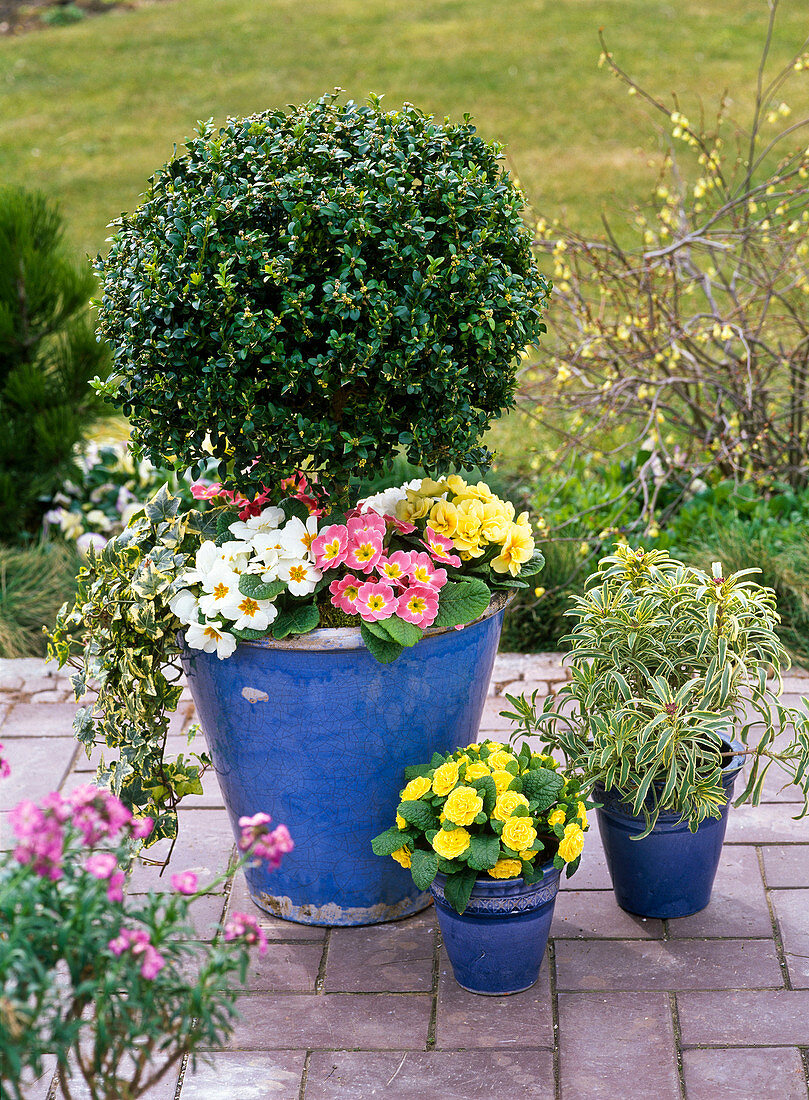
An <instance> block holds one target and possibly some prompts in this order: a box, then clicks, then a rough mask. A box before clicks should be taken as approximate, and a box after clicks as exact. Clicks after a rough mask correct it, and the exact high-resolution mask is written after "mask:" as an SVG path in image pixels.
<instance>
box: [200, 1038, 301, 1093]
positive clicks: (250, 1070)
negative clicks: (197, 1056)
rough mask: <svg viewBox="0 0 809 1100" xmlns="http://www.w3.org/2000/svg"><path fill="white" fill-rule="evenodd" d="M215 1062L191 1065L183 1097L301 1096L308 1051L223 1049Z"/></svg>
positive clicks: (215, 1058)
mask: <svg viewBox="0 0 809 1100" xmlns="http://www.w3.org/2000/svg"><path fill="white" fill-rule="evenodd" d="M212 1058H213V1065H205V1064H203V1063H202V1062H200V1063H199V1064H198V1065H197V1068H196V1070H192V1069H191V1067H190V1066H189V1067H188V1068H187V1069H186V1071H185V1077H184V1078H183V1087H182V1089H181V1091H180V1100H298V1097H299V1096H300V1091H301V1077H302V1076H303V1066H304V1061H305V1059H306V1053H305V1051H302V1050H301V1051H285V1050H282V1051H277V1052H275V1053H273V1054H259V1053H257V1052H256V1053H249V1052H247V1051H237V1052H230V1051H220V1052H219V1053H218V1054H214V1055H212Z"/></svg>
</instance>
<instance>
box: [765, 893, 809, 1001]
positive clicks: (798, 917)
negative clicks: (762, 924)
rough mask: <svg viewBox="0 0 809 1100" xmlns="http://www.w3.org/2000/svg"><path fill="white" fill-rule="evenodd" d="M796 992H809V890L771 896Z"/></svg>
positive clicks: (772, 894)
mask: <svg viewBox="0 0 809 1100" xmlns="http://www.w3.org/2000/svg"><path fill="white" fill-rule="evenodd" d="M770 900H771V902H772V906H773V909H774V911H775V919H776V921H777V922H778V928H779V930H780V932H781V939H782V942H783V945H784V954H785V955H786V961H787V967H788V969H789V980H790V982H791V983H792V986H793V988H794V989H809V890H773V891H772V892H771V894H770Z"/></svg>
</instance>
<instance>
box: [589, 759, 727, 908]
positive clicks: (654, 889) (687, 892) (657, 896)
mask: <svg viewBox="0 0 809 1100" xmlns="http://www.w3.org/2000/svg"><path fill="white" fill-rule="evenodd" d="M730 747H731V749H732V750H733V752H734V754H735V755H734V757H733V759H732V760H731V762H730V763H729V764H728V765H727V766H726V767H725V768H724V769H723V771H722V785H723V787H724V788H725V792H726V794H727V802H726V803H725V805H724V806H723V807H722V816H721V817H709V818H706V819H705V821H703V822H701V824H700V825H699V827H698V829H697V831H696V832H695V833H692V832H689V829H688V825H687V824H686V822H684V821H682V820H681V819H680V816H679V814H661V815H660V817H659V818H658V821H657V824H656V825H655V827H654V829H653V830H652V832H651V833H650V834H649V835H648V836H646V837H644V838H643V840H632V839H631V838H632V837H633V836H637V835H638V833H641V832H643V829H644V828H645V824H644V820H643V818H642V817H634V816H633V815H632V812H631V809H630V808H629V807H627V806H626V805H625V804H624V803H622V802H621V801H620V800H619V799H618V798H617V797H616V796H615V795H613V794H612V792H605V791H604V788H603V787H600V788H599V787H596V788H595V789H594V790H593V799H594V801H596V802H601V803H603V807H602V808H601V809H600V810H597V811H596V815H597V817H598V828H599V832H600V833H601V841H602V844H603V845H604V854H605V855H606V857H607V866H608V868H609V872H610V875H611V876H612V885H613V889H614V891H615V898H616V901H617V902H618V904H619V905H620V906H621V908H622V909H626V910H627V911H628V912H630V913H636V914H637V915H638V916H641V917H659V918H666V917H688V916H690V915H691V914H692V913H698V912H699V911H700V909H704V908H705V906H706V905H707V904H708V902H709V901H710V900H711V889H712V887H713V881H714V878H715V877H716V869H717V867H718V866H719V857H720V855H721V853H722V842H723V841H724V839H725V828H726V826H727V820H728V810H729V808H730V800H731V797H732V795H733V786H734V783H735V781H736V776H737V775H738V774H739V772H740V771H741V769H742V767H743V765H744V759H745V758H744V756H740V755H738V754H739V751H740V750H741V749H743V748H744V745H743V744H742V743H741V742H740V741H732V742H730Z"/></svg>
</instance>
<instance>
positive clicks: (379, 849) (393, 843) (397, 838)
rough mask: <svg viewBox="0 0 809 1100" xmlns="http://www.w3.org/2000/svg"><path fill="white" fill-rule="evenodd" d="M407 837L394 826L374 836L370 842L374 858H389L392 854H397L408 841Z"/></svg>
mask: <svg viewBox="0 0 809 1100" xmlns="http://www.w3.org/2000/svg"><path fill="white" fill-rule="evenodd" d="M409 839H410V838H409V836H408V835H407V834H406V833H405V832H404V831H403V830H401V829H399V828H398V827H397V826H396V825H394V826H393V827H392V828H390V829H386V830H385V832H384V833H380V834H379V836H375V837H374V838H373V840H372V841H371V847H372V848H373V850H374V855H375V856H389V855H391V853H392V852H398V851H399V849H400V848H402V847H403V846H404V845H405V844H407V842H408V840H409Z"/></svg>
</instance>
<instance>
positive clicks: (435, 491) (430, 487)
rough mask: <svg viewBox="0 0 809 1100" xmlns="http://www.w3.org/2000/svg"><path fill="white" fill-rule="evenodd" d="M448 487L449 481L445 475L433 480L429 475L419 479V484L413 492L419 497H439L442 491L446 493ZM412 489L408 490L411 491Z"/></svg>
mask: <svg viewBox="0 0 809 1100" xmlns="http://www.w3.org/2000/svg"><path fill="white" fill-rule="evenodd" d="M448 489H449V483H448V482H447V479H446V478H445V477H442V478H441V480H440V481H433V479H432V478H431V477H424V478H422V479H421V485H419V487H418V489H416V490H415V492H416V493H417V494H418V496H420V497H440V496H441V495H442V494H443V493H446V492H447V490H448ZM413 491H414V490H412V489H411V490H410V492H413Z"/></svg>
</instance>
